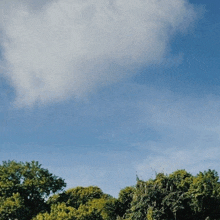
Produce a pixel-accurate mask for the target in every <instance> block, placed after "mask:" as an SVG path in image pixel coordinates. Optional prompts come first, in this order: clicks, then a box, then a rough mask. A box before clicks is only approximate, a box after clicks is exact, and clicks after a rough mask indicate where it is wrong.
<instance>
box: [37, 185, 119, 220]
mask: <svg viewBox="0 0 220 220" xmlns="http://www.w3.org/2000/svg"><path fill="white" fill-rule="evenodd" d="M47 203H48V204H49V205H51V207H52V208H51V212H50V213H45V214H43V215H42V214H41V215H39V216H37V218H39V219H40V218H42V217H41V216H50V219H52V216H57V215H58V214H59V212H61V213H60V215H61V214H62V215H65V214H64V213H65V212H68V210H67V209H62V210H59V209H58V207H59V205H60V204H63V206H64V204H65V207H70V208H74V209H75V213H74V214H72V215H71V218H73V216H74V218H76V219H77V220H86V219H90V220H92V219H96V220H104V219H105V220H113V219H116V215H117V214H116V213H117V212H116V209H117V200H116V199H114V198H112V197H111V196H109V195H107V194H104V193H103V192H102V190H101V189H100V188H98V187H97V186H89V187H76V188H72V189H69V190H67V191H66V192H63V193H61V194H57V195H53V196H51V197H50V198H49V199H48V202H47ZM67 214H68V213H67ZM68 218H70V217H68Z"/></svg>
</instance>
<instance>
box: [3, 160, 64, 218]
mask: <svg viewBox="0 0 220 220" xmlns="http://www.w3.org/2000/svg"><path fill="white" fill-rule="evenodd" d="M64 186H65V183H64V180H63V179H61V178H58V177H56V176H54V175H52V174H51V173H49V171H48V170H47V169H43V168H41V165H39V164H38V162H35V161H32V162H31V163H28V162H26V163H22V162H19V163H17V162H15V161H8V162H3V164H2V165H0V204H1V206H0V219H2V220H4V219H7V220H8V219H15V218H18V219H19V220H26V219H27V220H29V219H31V218H32V216H35V215H36V214H38V213H39V212H41V211H44V210H47V208H48V207H47V205H46V203H45V199H46V198H47V197H48V196H49V195H50V194H51V193H55V192H57V191H58V190H61V189H62V188H63V187H64Z"/></svg>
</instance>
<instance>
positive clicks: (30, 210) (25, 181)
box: [0, 161, 220, 220]
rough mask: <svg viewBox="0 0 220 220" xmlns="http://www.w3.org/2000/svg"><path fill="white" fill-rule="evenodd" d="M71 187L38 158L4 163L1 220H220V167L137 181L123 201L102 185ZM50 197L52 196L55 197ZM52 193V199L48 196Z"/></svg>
mask: <svg viewBox="0 0 220 220" xmlns="http://www.w3.org/2000/svg"><path fill="white" fill-rule="evenodd" d="M64 186H65V183H64V181H63V179H61V178H58V177H56V176H54V175H52V174H51V173H49V171H48V170H46V169H43V168H41V165H39V164H38V163H37V162H34V161H33V162H31V163H21V162H20V163H17V162H15V161H9V162H3V164H2V165H0V219H1V220H9V219H10V220H15V219H19V220H30V219H32V220H123V219H126V220H208V219H209V220H217V219H220V212H219V210H220V183H219V177H218V174H217V172H216V171H214V170H208V171H205V172H200V173H199V174H198V175H196V176H192V175H191V174H190V173H187V172H186V171H185V170H177V171H175V172H173V173H171V174H170V175H164V174H163V173H159V174H157V175H156V177H155V179H150V180H148V181H142V180H140V179H137V184H136V186H135V187H126V188H124V189H122V190H121V191H120V193H119V197H118V199H116V198H113V197H111V196H110V195H107V194H104V193H103V192H102V190H101V189H100V188H99V187H97V186H89V187H76V188H72V189H69V190H67V191H64V192H62V193H59V194H55V195H51V194H53V193H55V192H57V191H59V190H62V189H63V187H64ZM49 196H50V197H49ZM48 197H49V198H48Z"/></svg>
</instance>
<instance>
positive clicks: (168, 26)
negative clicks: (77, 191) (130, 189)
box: [0, 0, 220, 196]
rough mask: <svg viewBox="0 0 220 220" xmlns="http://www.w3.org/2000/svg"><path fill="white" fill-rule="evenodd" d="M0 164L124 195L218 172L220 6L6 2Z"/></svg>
mask: <svg viewBox="0 0 220 220" xmlns="http://www.w3.org/2000/svg"><path fill="white" fill-rule="evenodd" d="M0 5H1V7H2V8H3V9H4V10H2V12H1V21H0V33H1V38H0V46H1V47H0V57H1V61H0V64H1V66H0V77H1V78H0V79H1V81H0V119H1V123H0V134H1V136H0V160H1V161H5V160H17V161H31V160H37V161H39V162H40V163H41V164H42V166H43V167H45V168H48V169H49V170H50V171H51V172H52V173H54V174H56V175H58V176H60V177H63V178H64V179H65V180H66V182H67V188H71V187H75V186H78V185H82V186H88V185H98V186H99V187H101V188H102V190H103V191H104V192H106V193H109V194H111V195H113V196H117V194H118V192H119V190H120V189H122V188H124V187H126V186H128V185H134V184H135V181H136V174H137V175H138V176H139V177H140V178H142V179H144V180H145V179H148V178H151V177H154V174H155V172H165V173H170V172H172V171H174V170H176V169H186V170H187V171H189V172H191V173H193V174H196V173H197V172H199V171H204V170H207V169H215V170H217V171H218V172H220V169H219V156H220V151H219V144H220V139H219V138H220V123H219V119H220V112H219V111H220V95H219V91H220V87H219V86H220V75H219V70H220V55H219V51H220V45H219V34H220V13H219V10H220V3H218V1H214V0H213V1H207V0H191V1H185V0H164V1H153V0H144V1H143V0H137V1H135V3H134V1H132V0H127V1H125V0H109V1H105V2H103V1H95V0H94V1H77V0H74V1H72V0H71V1H69V0H62V1H61V0H57V1H55V0H48V1H35V0H22V1H17V0H13V1H10V4H9V3H7V2H6V1H3V0H1V1H0Z"/></svg>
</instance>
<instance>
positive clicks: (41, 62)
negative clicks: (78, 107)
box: [0, 0, 196, 106]
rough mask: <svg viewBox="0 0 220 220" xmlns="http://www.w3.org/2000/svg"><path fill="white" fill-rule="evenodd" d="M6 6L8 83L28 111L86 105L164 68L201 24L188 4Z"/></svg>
mask: <svg viewBox="0 0 220 220" xmlns="http://www.w3.org/2000/svg"><path fill="white" fill-rule="evenodd" d="M35 3H36V1H35ZM0 4H1V6H2V8H4V9H5V10H3V12H2V14H1V17H2V20H1V27H2V28H1V29H2V39H1V44H2V47H3V51H4V53H3V55H4V61H5V68H6V69H7V71H6V72H5V77H6V78H8V79H9V80H10V82H11V85H12V86H13V87H14V88H15V91H16V95H17V98H16V103H17V105H20V106H25V105H29V106H31V105H33V104H35V103H36V102H40V103H47V102H53V101H59V100H63V99H66V98H69V97H72V96H73V97H81V96H84V95H85V94H88V93H89V92H90V91H92V90H94V89H95V88H97V87H99V86H103V85H106V84H109V83H112V82H115V81H118V80H121V79H123V78H124V77H128V76H129V74H131V72H132V69H134V67H136V66H139V65H141V64H144V65H148V64H152V63H158V62H160V61H161V59H162V58H164V56H165V55H166V53H167V47H168V43H169V40H170V37H171V36H172V35H173V34H174V33H175V32H176V31H178V30H179V31H183V30H185V29H186V28H187V27H188V26H189V24H190V23H191V22H192V21H193V20H194V18H195V16H196V13H195V11H194V9H193V8H192V6H191V5H189V4H188V3H187V1H185V0H164V1H158V0H156V1H155V0H137V1H133V0H109V1H101V0H100V1H95V0H92V1H87V0H84V1H78V0H57V1H55V0H54V1H47V4H46V3H44V4H43V2H41V1H40V3H39V5H38V8H37V9H36V7H37V5H36V4H34V1H25V0H23V1H16V0H14V1H13V3H12V4H7V2H6V1H3V0H2V1H0ZM30 6H31V7H30ZM39 6H40V7H39ZM129 70H130V71H129Z"/></svg>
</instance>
